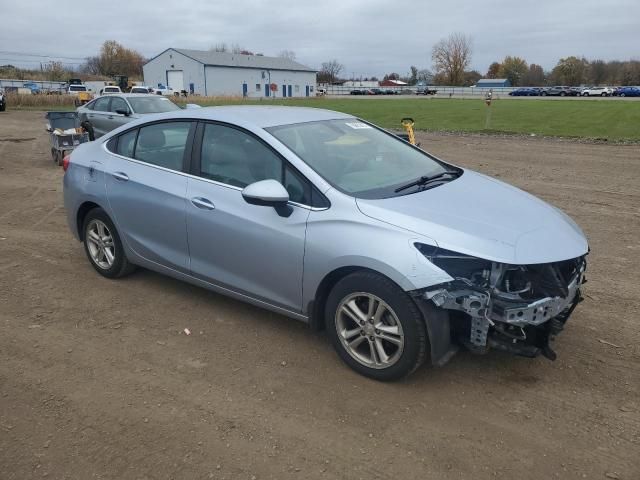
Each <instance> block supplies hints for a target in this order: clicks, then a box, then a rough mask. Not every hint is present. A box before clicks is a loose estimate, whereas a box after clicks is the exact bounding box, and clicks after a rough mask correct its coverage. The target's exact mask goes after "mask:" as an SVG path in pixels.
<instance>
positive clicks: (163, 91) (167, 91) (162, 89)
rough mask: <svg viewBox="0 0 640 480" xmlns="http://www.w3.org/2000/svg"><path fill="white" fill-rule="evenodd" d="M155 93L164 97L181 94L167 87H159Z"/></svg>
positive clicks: (154, 90)
mask: <svg viewBox="0 0 640 480" xmlns="http://www.w3.org/2000/svg"><path fill="white" fill-rule="evenodd" d="M153 93H155V94H156V95H164V96H168V97H171V96H174V95H179V94H180V93H179V92H176V91H174V90H173V88H171V87H165V86H164V85H159V86H158V87H157V88H154V89H153Z"/></svg>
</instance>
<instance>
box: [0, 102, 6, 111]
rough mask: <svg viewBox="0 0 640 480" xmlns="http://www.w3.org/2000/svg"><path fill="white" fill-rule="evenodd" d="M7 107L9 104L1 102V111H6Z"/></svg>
mask: <svg viewBox="0 0 640 480" xmlns="http://www.w3.org/2000/svg"><path fill="white" fill-rule="evenodd" d="M6 109H7V105H6V104H4V103H3V104H0V112H4V111H5V110H6Z"/></svg>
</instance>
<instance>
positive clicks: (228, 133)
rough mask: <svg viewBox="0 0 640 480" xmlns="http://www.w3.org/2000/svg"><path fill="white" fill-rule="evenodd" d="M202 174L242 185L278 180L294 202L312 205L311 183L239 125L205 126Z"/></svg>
mask: <svg viewBox="0 0 640 480" xmlns="http://www.w3.org/2000/svg"><path fill="white" fill-rule="evenodd" d="M199 174H200V176H201V177H204V178H208V179H210V180H215V181H216V182H220V183H226V184H228V185H233V186H235V187H240V188H244V187H246V186H247V185H249V184H251V183H254V182H258V181H260V180H267V179H273V180H277V181H279V182H280V183H282V185H284V187H285V188H286V189H287V192H289V199H290V200H291V201H292V202H296V203H300V204H304V205H310V204H311V185H310V184H309V182H308V181H307V180H306V179H305V178H304V177H303V176H302V175H300V174H299V173H298V172H296V171H294V170H293V168H291V167H290V166H288V165H286V162H284V161H283V160H282V159H281V158H280V157H279V156H278V155H277V154H276V153H275V152H274V151H273V150H271V149H270V148H268V147H267V146H265V145H264V144H263V143H262V142H260V141H259V140H258V139H257V138H255V137H253V136H252V135H249V134H247V133H245V132H243V131H241V130H238V129H236V128H231V127H227V126H224V125H217V124H212V123H208V124H206V125H205V127H204V135H203V137H202V151H201V155H200V172H199Z"/></svg>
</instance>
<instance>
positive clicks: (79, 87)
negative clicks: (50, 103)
mask: <svg viewBox="0 0 640 480" xmlns="http://www.w3.org/2000/svg"><path fill="white" fill-rule="evenodd" d="M69 91H71V92H86V91H87V87H85V86H84V85H71V86H70V87H69Z"/></svg>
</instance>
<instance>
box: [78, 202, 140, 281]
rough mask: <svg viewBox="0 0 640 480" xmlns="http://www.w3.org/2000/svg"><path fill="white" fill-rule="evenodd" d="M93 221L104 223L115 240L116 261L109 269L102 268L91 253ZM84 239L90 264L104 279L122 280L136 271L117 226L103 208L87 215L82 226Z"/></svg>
mask: <svg viewBox="0 0 640 480" xmlns="http://www.w3.org/2000/svg"><path fill="white" fill-rule="evenodd" d="M93 220H97V221H99V222H102V223H103V224H104V225H105V226H106V227H107V228H108V231H109V233H110V234H111V238H112V239H113V250H114V260H113V264H112V265H111V266H110V267H109V268H105V267H101V266H100V265H98V264H97V263H96V262H95V261H94V259H93V258H92V256H91V253H90V251H89V242H88V241H87V235H88V232H87V230H88V228H89V225H90V224H91V223H92V221H93ZM82 239H83V243H84V251H85V253H86V254H87V258H88V259H89V263H91V265H92V266H93V268H94V269H95V270H96V271H97V272H98V273H99V274H100V275H102V276H103V277H107V278H120V277H124V276H126V275H129V274H130V273H131V272H133V271H134V270H135V269H136V267H135V265H133V264H132V263H130V262H129V260H128V259H127V257H126V255H125V253H124V249H123V248H122V241H121V240H120V235H119V234H118V231H117V230H116V226H115V225H114V224H113V222H112V221H111V219H110V218H109V215H107V214H106V212H105V211H104V210H102V209H101V208H94V209H93V210H90V211H89V213H87V215H86V217H85V219H84V222H83V224H82Z"/></svg>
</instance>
